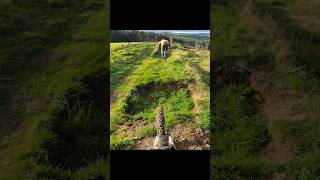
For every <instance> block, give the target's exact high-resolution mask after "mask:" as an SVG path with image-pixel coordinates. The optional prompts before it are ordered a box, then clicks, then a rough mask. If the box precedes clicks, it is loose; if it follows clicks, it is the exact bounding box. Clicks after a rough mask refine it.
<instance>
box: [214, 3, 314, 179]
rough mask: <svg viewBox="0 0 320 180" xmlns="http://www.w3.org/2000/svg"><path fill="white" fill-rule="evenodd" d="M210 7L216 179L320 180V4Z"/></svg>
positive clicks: (223, 4) (249, 4)
mask: <svg viewBox="0 0 320 180" xmlns="http://www.w3.org/2000/svg"><path fill="white" fill-rule="evenodd" d="M211 5H212V6H211V21H212V22H211V25H212V28H211V34H212V36H211V42H212V47H213V48H212V52H211V55H212V61H211V63H212V66H213V67H214V68H213V69H214V71H213V72H212V73H213V74H214V75H215V76H214V77H213V78H212V79H211V83H212V84H214V85H215V86H216V87H217V91H216V92H215V94H214V102H215V103H214V108H213V109H212V112H213V118H212V121H211V135H212V138H211V140H212V141H211V145H212V146H213V147H214V148H212V156H211V179H319V178H320V174H319V172H320V164H319V162H320V159H319V155H318V152H319V140H320V138H319V137H320V136H319V133H320V131H319V126H320V123H319V120H320V119H319V117H320V114H319V108H317V107H319V105H320V104H319V101H318V100H319V98H320V91H319V90H320V89H319V87H320V86H319V85H320V80H319V73H318V72H319V70H320V68H319V56H318V55H319V53H316V52H318V51H319V33H320V29H319V11H318V10H317V9H319V5H320V4H319V1H315V0H307V1H302V0H290V1H284V0H243V1H232V0H231V1H223V0H218V1H212V3H211Z"/></svg>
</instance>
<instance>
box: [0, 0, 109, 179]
mask: <svg viewBox="0 0 320 180" xmlns="http://www.w3.org/2000/svg"><path fill="white" fill-rule="evenodd" d="M1 13H3V14H4V15H5V16H1V17H6V18H5V19H2V22H5V23H2V24H1V26H3V27H1V28H0V29H1V31H4V32H1V33H0V34H1V36H3V38H2V37H1V39H5V41H1V46H2V47H4V48H1V53H0V56H1V58H0V59H1V62H0V68H1V84H2V85H3V86H1V101H2V102H5V103H1V122H0V123H1V146H0V159H1V163H0V164H1V170H0V179H21V178H23V179H25V178H27V179H89V178H99V177H100V178H102V177H104V178H107V177H108V176H109V173H108V172H109V171H108V167H109V165H108V154H107V152H106V149H107V147H108V138H107V134H106V133H107V123H106V121H107V120H106V117H107V114H106V111H105V109H106V107H107V106H106V104H105V102H106V101H105V99H104V97H106V92H105V90H106V89H107V86H105V85H104V84H106V82H107V79H106V77H107V73H108V72H107V69H108V68H107V63H106V60H107V50H108V47H107V45H106V41H107V37H108V11H107V9H106V8H105V2H103V1H89V0H88V1H72V0H70V1H64V2H60V1H33V2H30V1H28V2H20V1H1ZM6 33H7V34H6ZM3 124H4V125H3Z"/></svg>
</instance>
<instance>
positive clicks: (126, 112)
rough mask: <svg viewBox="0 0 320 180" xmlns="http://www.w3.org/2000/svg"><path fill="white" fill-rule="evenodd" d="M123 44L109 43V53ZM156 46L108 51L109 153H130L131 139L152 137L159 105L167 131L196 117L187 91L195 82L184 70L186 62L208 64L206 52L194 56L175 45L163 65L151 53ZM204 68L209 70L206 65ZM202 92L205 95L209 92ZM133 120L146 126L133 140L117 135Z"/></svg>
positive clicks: (191, 75) (189, 51)
mask: <svg viewBox="0 0 320 180" xmlns="http://www.w3.org/2000/svg"><path fill="white" fill-rule="evenodd" d="M122 44H125V43H120V44H119V43H112V44H111V49H113V48H114V47H119V46H121V45H122ZM155 46H156V44H155V43H140V44H139V45H138V46H135V47H131V48H128V49H122V50H118V51H114V52H112V51H111V59H110V67H111V73H110V76H111V77H110V79H112V81H114V82H113V83H114V84H111V96H112V98H114V100H113V101H112V104H111V121H110V130H111V137H110V141H111V143H110V146H111V149H131V148H132V147H133V146H134V144H135V143H136V142H137V141H136V140H134V137H139V138H145V137H150V136H154V135H155V132H156V131H155V129H154V127H153V121H154V118H155V109H156V107H157V106H159V105H162V106H163V108H164V112H165V117H166V126H167V128H171V127H173V126H174V125H175V124H178V123H182V122H184V121H186V120H188V119H190V118H192V117H195V116H197V115H198V114H196V113H193V112H192V108H193V106H194V104H193V100H192V98H191V95H190V92H189V90H188V89H187V84H188V83H191V82H194V81H195V74H193V73H192V72H190V71H189V70H187V69H186V67H185V62H187V61H188V62H196V61H199V62H201V63H203V62H204V61H207V60H208V57H209V53H208V51H203V52H201V51H195V52H193V51H192V50H191V49H190V50H189V49H186V48H184V47H183V46H181V45H180V44H177V43H175V44H174V46H173V48H172V52H170V54H169V58H168V60H167V62H166V63H164V62H163V61H162V60H161V59H160V57H159V56H157V55H154V54H153V53H152V52H153V50H154V47H155ZM197 54H200V55H197ZM187 56H189V57H187ZM198 56H199V57H198ZM203 66H208V63H204V65H203ZM207 74H209V73H207ZM207 87H209V84H207ZM203 91H206V92H208V91H209V89H208V88H207V89H203ZM208 96H209V92H208V93H207V94H206V97H207V99H206V101H204V102H203V104H206V103H207V104H209V97H208ZM207 106H209V105H207ZM207 114H208V113H207ZM208 119H209V117H208V116H205V115H204V116H202V123H203V124H204V127H206V125H205V124H206V123H205V122H208V121H209V120H208ZM135 120H143V121H145V122H146V123H147V124H146V125H144V126H142V127H141V129H140V130H139V131H138V132H136V133H135V134H134V135H132V136H133V137H130V136H129V135H123V134H119V132H117V130H118V128H119V127H120V126H121V125H123V124H124V123H126V122H129V121H135Z"/></svg>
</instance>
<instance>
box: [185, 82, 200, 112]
mask: <svg viewBox="0 0 320 180" xmlns="http://www.w3.org/2000/svg"><path fill="white" fill-rule="evenodd" d="M188 90H189V91H190V92H191V97H192V100H193V104H194V107H193V111H194V112H196V113H199V112H201V106H200V105H199V103H198V102H199V101H200V100H202V96H201V93H200V92H199V90H198V89H197V87H196V86H195V85H194V84H189V85H188Z"/></svg>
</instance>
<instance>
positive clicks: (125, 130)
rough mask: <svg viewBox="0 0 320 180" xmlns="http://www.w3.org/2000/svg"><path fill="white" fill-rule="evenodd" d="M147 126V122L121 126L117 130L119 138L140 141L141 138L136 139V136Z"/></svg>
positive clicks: (136, 121) (141, 121)
mask: <svg viewBox="0 0 320 180" xmlns="http://www.w3.org/2000/svg"><path fill="white" fill-rule="evenodd" d="M145 126H147V122H146V121H145V120H135V121H130V122H126V123H125V124H123V125H121V126H119V128H118V129H117V133H116V134H117V136H118V138H121V139H134V140H138V139H139V137H136V136H135V135H136V134H137V132H138V131H139V130H140V129H141V128H143V127H145Z"/></svg>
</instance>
